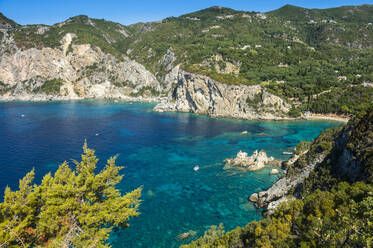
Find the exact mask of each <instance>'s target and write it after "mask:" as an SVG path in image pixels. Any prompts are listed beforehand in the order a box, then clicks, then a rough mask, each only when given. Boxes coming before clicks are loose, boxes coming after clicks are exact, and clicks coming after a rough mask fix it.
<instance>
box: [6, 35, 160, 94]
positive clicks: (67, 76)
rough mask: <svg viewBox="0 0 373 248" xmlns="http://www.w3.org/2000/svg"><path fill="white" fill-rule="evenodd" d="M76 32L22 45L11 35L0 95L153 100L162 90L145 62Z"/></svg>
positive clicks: (7, 37) (7, 40)
mask: <svg viewBox="0 0 373 248" xmlns="http://www.w3.org/2000/svg"><path fill="white" fill-rule="evenodd" d="M4 33H5V34H6V32H4ZM75 37H76V35H75V34H73V33H67V34H66V35H65V36H64V37H63V39H61V41H60V43H61V44H60V46H57V47H55V48H51V47H43V48H41V49H37V48H29V49H20V48H18V47H17V46H16V44H15V43H14V42H13V41H12V38H11V37H9V36H7V35H5V36H4V37H3V42H2V44H3V45H4V46H5V44H6V47H7V48H8V49H7V50H5V49H4V50H3V51H2V54H1V57H0V100H47V99H53V100H59V99H63V100H71V99H86V98H128V99H133V98H135V97H136V98H139V97H140V98H141V99H143V100H149V99H154V98H155V97H156V96H157V95H158V94H159V92H161V91H162V87H161V84H160V83H159V81H158V80H157V79H156V78H155V76H154V75H153V74H152V73H150V72H149V71H147V70H146V69H145V67H144V66H142V65H140V64H139V63H137V62H135V61H133V60H130V59H129V58H127V57H126V56H122V57H121V58H120V59H118V58H117V57H115V56H113V55H111V54H106V53H104V52H103V51H101V49H100V48H99V47H97V46H92V45H90V44H72V40H73V39H74V38H75ZM10 47H11V48H12V49H9V48H10Z"/></svg>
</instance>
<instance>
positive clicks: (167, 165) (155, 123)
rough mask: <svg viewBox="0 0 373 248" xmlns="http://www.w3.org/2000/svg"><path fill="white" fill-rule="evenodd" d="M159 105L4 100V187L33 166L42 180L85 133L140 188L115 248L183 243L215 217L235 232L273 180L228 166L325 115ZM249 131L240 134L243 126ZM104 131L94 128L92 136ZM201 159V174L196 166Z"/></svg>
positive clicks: (0, 180)
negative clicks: (273, 118) (268, 118)
mask: <svg viewBox="0 0 373 248" xmlns="http://www.w3.org/2000/svg"><path fill="white" fill-rule="evenodd" d="M153 106H154V104H144V103H134V104H129V103H114V102H99V101H87V102H65V103H60V102H53V103H0V138H1V141H2V142H0V191H1V197H2V195H3V193H2V192H3V191H4V188H5V186H6V185H9V186H10V187H12V188H13V189H15V187H17V184H18V179H19V178H21V177H23V176H24V175H25V173H26V172H28V171H29V170H30V169H31V168H33V167H34V168H35V170H36V181H37V182H40V179H41V177H42V176H43V175H44V174H45V173H47V172H48V171H55V170H56V169H57V166H58V164H59V163H61V162H63V161H64V160H67V161H69V162H70V164H72V163H71V159H79V155H80V154H81V150H82V149H81V147H82V145H83V142H84V139H87V141H88V145H89V147H91V148H94V149H95V150H96V152H97V156H98V157H99V158H100V159H101V160H100V163H99V167H100V168H102V166H103V165H104V162H105V161H106V159H108V158H109V157H110V156H111V155H115V154H119V155H120V156H119V159H118V164H120V165H125V166H126V168H125V169H124V170H123V173H124V174H125V177H124V178H123V181H122V183H121V185H120V189H121V190H122V192H127V191H130V190H132V189H135V188H136V187H139V186H143V195H142V200H143V202H142V204H141V207H140V212H141V215H140V216H139V217H138V218H135V219H132V220H131V221H130V225H131V226H130V227H129V228H127V229H125V230H123V231H120V232H117V233H113V234H112V235H111V238H110V240H111V243H112V245H113V247H114V248H120V247H178V246H179V245H180V244H181V242H180V241H179V240H177V239H176V236H177V235H178V234H180V233H183V232H186V231H190V230H193V231H195V232H196V233H197V235H196V236H194V237H191V238H190V239H189V240H187V241H186V242H190V241H191V240H193V238H197V237H198V236H200V235H202V234H203V232H204V231H205V230H206V229H207V228H208V227H209V226H211V225H214V224H219V223H221V222H222V223H224V226H225V229H226V230H230V229H233V228H235V227H236V226H237V225H241V226H243V225H245V224H246V223H247V222H249V221H251V220H257V219H260V218H261V210H258V209H255V208H254V206H253V204H251V203H249V202H248V201H247V198H248V196H250V194H252V193H253V192H258V191H261V190H264V189H266V188H268V187H270V185H271V184H272V183H274V182H275V181H276V180H277V176H271V175H268V173H269V170H270V169H271V168H270V167H268V168H267V169H265V170H262V171H259V172H245V171H237V170H223V166H224V164H223V162H222V161H223V160H224V159H225V158H228V157H233V156H235V155H236V153H237V152H238V151H239V150H243V151H246V152H248V153H252V152H253V151H254V150H255V149H264V150H265V151H266V152H267V153H268V155H269V156H274V157H275V158H278V159H284V158H286V156H284V155H282V152H283V151H290V150H291V149H292V148H293V147H294V146H295V145H296V144H297V143H298V142H299V141H301V140H311V139H313V138H315V137H316V136H317V135H318V134H319V133H320V132H321V130H323V129H326V128H329V127H333V126H336V125H339V123H337V122H328V121H297V122H255V121H238V120H230V119H213V118H209V117H206V116H197V115H192V114H185V113H155V112H152V108H153ZM245 130H246V131H248V134H247V135H241V134H240V133H241V132H242V131H245ZM96 134H98V136H96ZM197 164H198V165H199V166H200V170H199V171H197V172H195V171H193V167H194V166H195V165H197Z"/></svg>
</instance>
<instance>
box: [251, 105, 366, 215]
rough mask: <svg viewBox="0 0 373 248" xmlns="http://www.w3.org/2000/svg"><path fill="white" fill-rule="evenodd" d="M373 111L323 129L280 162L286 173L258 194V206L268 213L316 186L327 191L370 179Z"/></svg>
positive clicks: (311, 190)
mask: <svg viewBox="0 0 373 248" xmlns="http://www.w3.org/2000/svg"><path fill="white" fill-rule="evenodd" d="M372 141H373V112H372V108H371V109H370V110H368V111H367V112H366V113H365V115H361V116H360V117H357V118H355V119H353V120H351V121H350V122H349V123H348V124H347V126H345V127H343V128H339V129H334V130H326V131H324V132H323V133H322V134H321V135H320V136H319V137H318V138H317V139H316V140H314V141H313V142H312V143H311V144H310V147H309V149H307V150H305V151H304V152H302V153H301V154H299V155H293V157H292V158H291V159H289V160H288V161H285V162H284V167H285V168H286V173H285V175H284V177H283V178H281V179H279V180H278V181H277V182H276V183H275V184H274V185H272V187H271V188H269V189H268V190H266V191H264V192H260V193H259V199H258V200H257V202H256V205H257V206H258V207H261V208H263V207H266V208H267V209H268V210H269V212H272V211H273V210H274V208H276V206H277V205H278V204H279V203H281V202H283V201H286V200H287V199H289V198H292V197H297V198H302V197H303V196H304V195H307V194H309V193H311V192H313V191H315V190H316V189H322V190H328V189H329V188H332V187H333V186H335V185H336V184H338V182H340V181H348V182H357V181H363V182H366V183H372V182H373V159H372V158H373V142H372Z"/></svg>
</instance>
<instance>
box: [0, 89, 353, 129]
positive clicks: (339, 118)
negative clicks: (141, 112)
mask: <svg viewBox="0 0 373 248" xmlns="http://www.w3.org/2000/svg"><path fill="white" fill-rule="evenodd" d="M165 99H167V97H142V96H139V97H132V96H120V97H70V96H46V95H33V96H31V95H26V96H5V97H4V96H0V103H6V102H64V101H66V102H69V101H85V100H112V101H122V102H144V103H161V102H162V101H164V100H165ZM153 111H155V112H181V113H186V112H184V111H157V110H155V109H153ZM189 113H193V112H189ZM193 114H197V115H205V116H208V117H211V118H228V119H234V120H243V121H300V120H310V121H312V120H324V121H337V122H343V123H347V122H348V121H349V120H350V118H349V117H346V116H338V115H335V114H312V115H308V116H301V117H297V118H291V117H283V118H273V119H267V118H260V117H259V118H256V119H244V118H237V117H235V116H225V115H213V114H209V113H193Z"/></svg>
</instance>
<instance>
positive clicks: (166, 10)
mask: <svg viewBox="0 0 373 248" xmlns="http://www.w3.org/2000/svg"><path fill="white" fill-rule="evenodd" d="M285 4H293V5H297V6H301V7H306V8H329V7H338V6H342V5H360V4H373V0H365V1H360V0H287V1H283V0H230V1H228V0H226V1H223V0H220V1H217V0H216V1H213V0H162V1H160V0H101V1H98V0H0V12H2V13H3V14H4V15H5V16H7V17H9V18H11V19H13V20H14V21H16V22H18V23H19V24H54V23H57V22H61V21H64V20H66V19H67V18H69V17H71V16H75V15H80V14H84V15H88V16H89V17H94V18H100V19H101V18H104V19H106V20H110V21H115V22H119V23H122V24H132V23H136V22H147V21H157V20H161V19H163V18H165V17H169V16H179V15H182V14H186V13H190V12H193V11H196V10H200V9H204V8H207V7H211V6H214V5H217V6H223V7H229V8H233V9H236V10H246V11H263V12H265V11H269V10H273V9H277V8H279V7H281V6H283V5H285Z"/></svg>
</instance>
